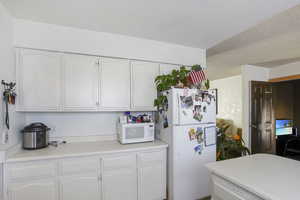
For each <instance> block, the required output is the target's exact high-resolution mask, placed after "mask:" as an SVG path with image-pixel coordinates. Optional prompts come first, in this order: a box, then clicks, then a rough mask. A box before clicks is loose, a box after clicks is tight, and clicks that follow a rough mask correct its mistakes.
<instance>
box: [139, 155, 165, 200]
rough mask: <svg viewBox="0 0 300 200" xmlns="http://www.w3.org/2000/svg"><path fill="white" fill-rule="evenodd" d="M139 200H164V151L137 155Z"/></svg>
mask: <svg viewBox="0 0 300 200" xmlns="http://www.w3.org/2000/svg"><path fill="white" fill-rule="evenodd" d="M138 157H139V169H138V185H139V192H138V193H139V200H162V199H165V198H166V159H165V151H161V152H152V153H141V154H139V156H138Z"/></svg>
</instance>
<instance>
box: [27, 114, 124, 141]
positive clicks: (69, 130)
mask: <svg viewBox="0 0 300 200" xmlns="http://www.w3.org/2000/svg"><path fill="white" fill-rule="evenodd" d="M121 114H122V113H121V112H119V113H117V112H104V113H28V114H26V123H27V124H30V123H33V122H42V123H45V124H46V125H47V126H48V127H50V128H51V131H50V133H51V135H50V137H51V138H61V137H64V138H68V139H69V138H70V137H83V136H93V137H95V136H101V138H104V137H107V136H113V135H115V134H116V124H117V120H118V117H119V116H120V115H121Z"/></svg>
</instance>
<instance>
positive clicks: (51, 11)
mask: <svg viewBox="0 0 300 200" xmlns="http://www.w3.org/2000/svg"><path fill="white" fill-rule="evenodd" d="M0 1H1V2H3V3H4V5H5V6H6V7H8V8H9V10H10V11H11V12H12V14H13V15H14V16H15V17H17V18H22V19H28V20H33V21H39V22H45V23H51V24H58V25H66V26H72V27H78V28H84V29H89V30H96V31H103V32H111V33H118V34H123V35H129V36H135V37H140V38H147V39H153V40H158V41H164V42H170V43H175V44H181V45H185V46H192V47H199V48H205V49H206V48H209V47H212V46H214V45H216V44H218V43H219V42H221V41H223V40H225V39H228V38H230V37H232V36H234V35H236V34H238V33H240V32H242V31H244V30H246V29H248V28H250V27H251V26H254V25H256V24H258V23H259V22H260V21H262V20H264V19H267V18H269V17H271V16H273V15H275V14H277V13H279V12H281V11H283V10H285V9H288V8H290V7H293V6H295V5H296V4H298V3H300V0H223V1H221V0H75V1H74V0H0Z"/></svg>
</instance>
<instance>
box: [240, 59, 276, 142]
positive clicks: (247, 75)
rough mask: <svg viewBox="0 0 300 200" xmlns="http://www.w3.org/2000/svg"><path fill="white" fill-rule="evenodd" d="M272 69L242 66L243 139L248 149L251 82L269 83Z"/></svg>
mask: <svg viewBox="0 0 300 200" xmlns="http://www.w3.org/2000/svg"><path fill="white" fill-rule="evenodd" d="M269 73H270V69H268V68H263V67H258V66H253V65H244V66H242V89H243V93H242V94H243V99H242V100H243V139H244V141H245V143H246V145H247V146H248V147H251V143H250V142H251V141H250V129H249V126H250V123H251V122H250V86H251V85H250V81H268V80H269Z"/></svg>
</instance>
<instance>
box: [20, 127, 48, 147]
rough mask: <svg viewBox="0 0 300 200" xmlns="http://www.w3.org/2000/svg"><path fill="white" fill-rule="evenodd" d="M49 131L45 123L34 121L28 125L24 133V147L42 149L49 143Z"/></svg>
mask: <svg viewBox="0 0 300 200" xmlns="http://www.w3.org/2000/svg"><path fill="white" fill-rule="evenodd" d="M49 131H50V128H48V127H47V126H46V125H45V124H43V123H32V124H30V125H28V126H26V127H25V128H24V129H23V130H22V131H21V132H22V133H23V148H24V149H28V150H35V149H42V148H45V147H47V146H48V145H49Z"/></svg>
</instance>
